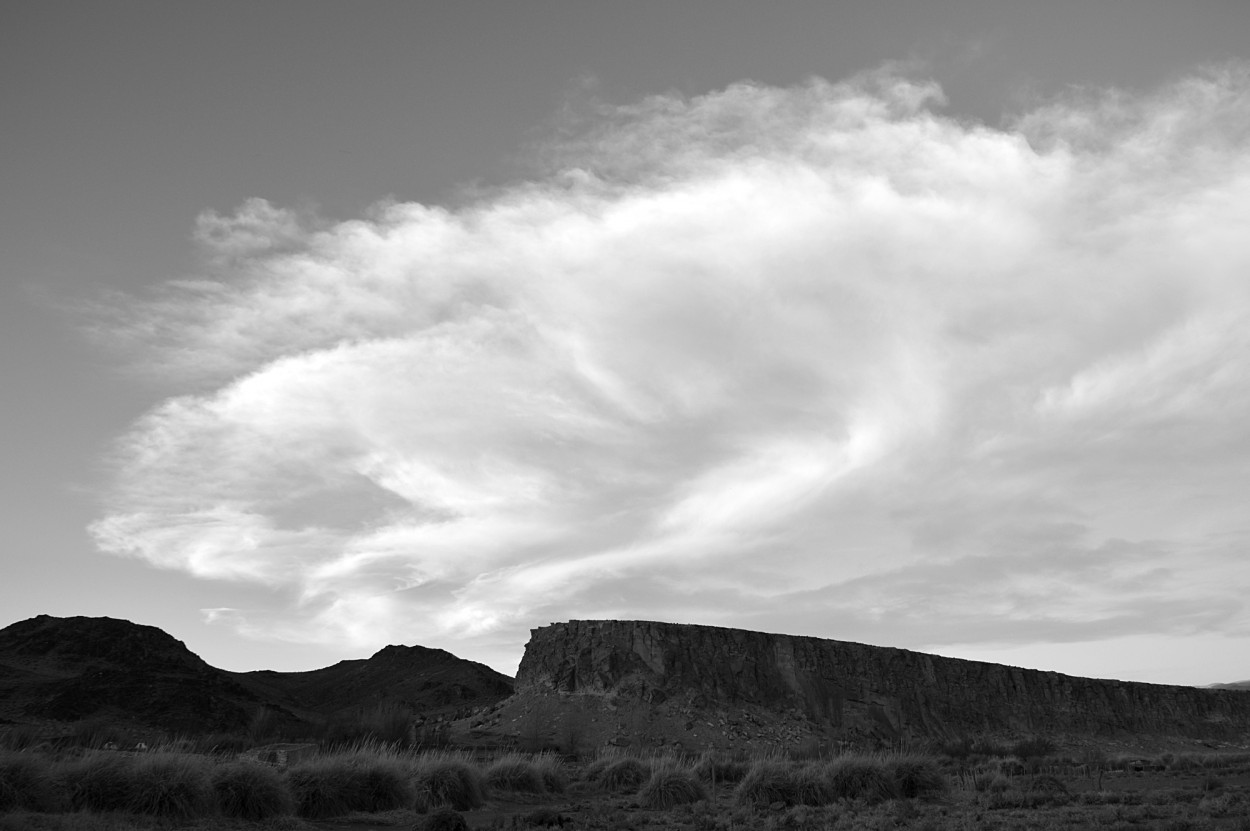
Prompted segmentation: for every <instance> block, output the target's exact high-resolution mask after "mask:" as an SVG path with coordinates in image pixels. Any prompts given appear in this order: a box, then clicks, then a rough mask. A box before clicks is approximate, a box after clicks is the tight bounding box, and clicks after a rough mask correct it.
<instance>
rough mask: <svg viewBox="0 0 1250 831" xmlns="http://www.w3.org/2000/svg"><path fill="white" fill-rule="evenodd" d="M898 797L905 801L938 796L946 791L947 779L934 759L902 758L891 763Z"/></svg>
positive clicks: (919, 757) (891, 771)
mask: <svg viewBox="0 0 1250 831" xmlns="http://www.w3.org/2000/svg"><path fill="white" fill-rule="evenodd" d="M890 773H891V775H892V776H893V777H894V785H895V788H896V789H897V791H898V795H899V796H901V797H903V798H905V799H914V798H916V797H927V796H936V795H938V794H940V793H942V792H943V791H945V790H946V777H945V776H943V775H942V771H941V770H940V769H939V768H938V766H937V762H935V761H934V760H933V759H926V758H924V757H921V756H902V757H899V758H897V759H892V760H891V761H890Z"/></svg>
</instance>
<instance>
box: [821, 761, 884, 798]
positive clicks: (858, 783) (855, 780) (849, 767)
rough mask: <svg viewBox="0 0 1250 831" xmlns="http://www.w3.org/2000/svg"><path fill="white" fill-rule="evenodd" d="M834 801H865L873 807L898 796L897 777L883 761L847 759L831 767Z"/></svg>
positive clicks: (830, 778)
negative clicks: (895, 781) (895, 779)
mask: <svg viewBox="0 0 1250 831" xmlns="http://www.w3.org/2000/svg"><path fill="white" fill-rule="evenodd" d="M828 770H829V773H828V776H829V785H830V787H831V788H832V790H833V798H834V799H862V800H864V801H865V802H868V803H869V804H872V803H876V802H884V801H885V800H887V799H893V798H894V797H896V796H898V791H897V790H896V789H895V784H894V777H893V776H891V775H890V770H889V768H888V766H887V765H886V763H885V762H883V761H881V760H880V759H868V758H854V757H850V758H844V759H839V760H837V761H834V762H831V763H830V764H829V768H828Z"/></svg>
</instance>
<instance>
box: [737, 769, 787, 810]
mask: <svg viewBox="0 0 1250 831" xmlns="http://www.w3.org/2000/svg"><path fill="white" fill-rule="evenodd" d="M797 769H798V766H797V765H796V764H794V763H792V762H782V761H777V760H770V759H761V760H760V761H758V762H756V763H755V764H753V765H751V769H750V770H749V771H747V775H746V776H744V777H743V778H742V781H741V782H739V783H738V788H737V790H736V791H735V796H736V799H737V801H738V802H739V803H740V804H743V805H756V806H765V805H772V804H773V803H774V802H781V803H784V804H786V805H795V804H797V803H798V801H799V783H798V780H797V777H796V776H795V773H796V771H797Z"/></svg>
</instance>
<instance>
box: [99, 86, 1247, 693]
mask: <svg viewBox="0 0 1250 831" xmlns="http://www.w3.org/2000/svg"><path fill="white" fill-rule="evenodd" d="M941 104H942V98H941V92H940V90H938V89H937V88H936V87H935V86H933V85H932V84H928V83H923V82H915V81H909V80H906V79H903V78H900V77H897V76H891V75H889V74H888V73H880V74H877V75H866V76H864V77H861V78H857V79H853V80H852V81H849V82H846V83H843V84H828V83H825V82H820V81H813V82H811V83H809V84H807V85H804V86H801V87H796V88H792V89H773V88H765V87H757V86H751V85H738V86H734V87H730V88H729V89H727V90H724V91H722V92H718V93H714V94H710V95H707V96H704V97H701V98H696V99H691V100H684V99H677V98H669V97H657V98H651V99H647V100H645V101H643V102H640V103H638V104H636V105H632V106H628V107H618V108H608V107H604V108H602V109H601V110H600V111H598V112H597V113H596V114H595V116H594V119H595V120H593V121H592V122H591V123H590V124H588V125H582V126H583V130H582V133H581V134H580V138H578V139H576V140H571V141H567V142H565V143H564V144H562V145H560V147H559V148H557V149H555V150H553V153H552V158H553V159H555V160H556V164H557V165H558V169H556V170H554V171H553V173H552V175H551V176H550V177H549V178H547V179H543V180H539V181H535V182H532V183H529V184H527V185H524V186H518V187H514V188H511V189H508V190H504V191H501V192H499V193H497V194H495V195H494V196H492V197H489V198H486V199H483V201H481V202H479V203H477V204H474V205H471V206H468V207H465V208H462V209H459V210H455V211H452V210H444V209H440V208H432V207H426V206H422V205H413V204H398V205H382V206H379V207H378V208H377V209H376V210H375V211H374V212H373V213H372V214H371V215H370V216H368V217H366V218H364V219H361V220H358V221H352V222H344V223H340V224H337V225H329V224H326V223H318V222H316V221H313V220H311V219H308V218H306V217H297V216H295V215H294V214H292V213H290V212H288V211H284V210H282V209H278V208H275V207H273V206H270V205H269V204H268V203H265V202H264V201H262V200H250V201H249V202H247V203H246V204H245V205H244V206H243V207H242V208H241V209H240V211H239V212H238V214H236V215H235V216H229V217H223V216H220V215H217V214H206V215H205V216H204V217H203V218H202V220H201V222H200V225H199V228H198V231H197V235H198V237H199V238H200V240H201V241H202V242H203V243H204V244H205V245H206V246H208V247H209V248H210V253H211V254H212V255H213V258H212V259H211V261H210V263H209V265H208V266H206V268H207V269H208V272H207V273H206V274H205V275H204V277H203V279H200V280H197V281H191V282H182V283H177V284H171V285H170V286H169V287H167V289H166V290H165V291H163V292H161V293H160V294H159V295H157V296H155V297H153V298H149V299H148V300H144V301H136V302H135V303H134V306H133V311H132V312H131V313H130V314H129V315H127V316H126V317H125V319H124V320H123V321H122V322H121V323H119V324H118V326H117V327H116V332H115V334H116V336H117V337H118V338H119V339H122V340H124V341H125V342H128V343H131V344H138V345H140V346H141V347H142V351H141V353H140V356H141V357H140V359H139V360H140V363H141V366H142V368H143V369H144V370H145V371H147V372H149V373H152V374H154V375H156V376H157V377H160V378H163V379H164V380H165V382H166V383H169V384H171V385H173V386H175V387H177V388H178V389H177V392H178V393H179V394H178V395H175V396H173V397H171V398H169V399H168V400H167V401H166V402H165V403H163V404H162V405H160V406H159V407H157V408H155V409H154V410H153V411H152V412H151V413H149V414H148V415H147V416H146V417H144V418H143V419H142V420H141V421H139V422H138V423H137V424H136V425H135V426H134V428H133V430H132V431H131V432H130V433H129V434H128V435H127V436H126V437H124V438H123V439H122V440H121V441H120V442H119V446H118V450H117V453H116V456H115V466H116V479H115V482H114V485H113V488H112V490H111V492H110V495H109V500H108V507H107V510H106V512H105V515H104V516H103V517H102V518H101V519H100V520H99V522H97V523H96V524H95V525H94V526H93V531H94V533H95V536H96V539H97V541H98V543H99V545H100V546H101V547H102V548H103V549H105V550H106V551H110V552H113V553H124V554H129V555H132V556H137V557H141V558H144V559H146V560H149V561H151V562H153V563H154V564H156V565H159V566H162V567H166V568H180V569H185V570H187V571H189V572H191V573H193V574H196V575H200V576H204V577H211V578H218V579H231V580H244V581H253V582H261V583H265V584H267V585H272V586H277V587H280V588H285V589H287V590H289V592H290V596H291V598H292V605H291V606H290V607H289V608H287V609H285V610H252V611H251V612H249V611H248V610H242V611H240V610H227V611H226V612H222V613H221V614H217V612H213V614H214V616H215V617H217V618H218V619H220V620H223V621H226V620H230V621H239V620H250V621H251V623H246V622H243V623H240V624H239V625H241V626H250V627H251V630H250V631H256V630H257V629H258V628H259V629H262V630H263V631H268V632H270V633H271V634H274V635H275V636H280V637H289V638H300V637H308V638H316V639H340V640H342V641H343V642H345V643H351V644H353V645H360V646H364V645H377V644H381V643H383V642H393V641H421V640H423V639H424V640H427V641H429V640H434V639H439V638H446V639H449V640H455V639H457V638H459V639H461V640H460V641H459V643H461V645H462V646H461V651H462V652H464V653H465V654H472V650H473V649H474V644H479V643H485V642H486V641H485V640H484V639H486V638H488V637H489V638H492V639H493V641H492V642H497V641H498V640H499V638H500V637H501V633H516V634H515V639H516V640H517V641H518V642H519V641H522V640H523V639H524V629H525V628H526V627H527V626H529V625H532V624H534V623H545V622H547V620H554V619H562V618H567V617H573V616H578V615H582V616H600V615H603V614H609V613H610V614H617V615H624V616H640V617H641V616H649V617H664V618H669V619H674V620H685V619H696V618H697V619H700V620H703V621H704V622H721V623H726V624H730V625H734V624H737V623H743V622H744V621H745V620H759V621H765V622H768V623H769V625H771V626H773V627H774V628H780V629H783V630H789V631H804V632H808V633H811V634H821V635H828V636H833V637H840V636H843V635H844V634H845V633H843V632H841V631H840V630H839V626H841V625H842V624H843V623H845V622H846V621H854V620H858V621H860V624H857V625H860V626H863V625H869V624H866V623H864V622H865V621H869V622H872V623H871V625H870V626H869V628H870V630H871V632H875V633H877V635H878V636H879V637H877V640H879V641H880V640H882V639H885V638H890V639H893V641H894V642H897V643H900V644H901V645H908V644H911V645H938V644H942V643H950V644H956V643H958V644H965V645H967V644H973V643H976V642H978V639H977V637H975V635H976V633H977V632H983V633H985V634H984V637H983V638H981V642H985V643H989V642H991V641H994V640H995V639H1001V638H1008V639H1010V640H1012V641H1013V642H1021V643H1024V642H1029V641H1030V639H1032V640H1054V639H1064V638H1068V639H1072V638H1077V639H1085V640H1096V639H1098V638H1101V637H1112V636H1116V637H1118V636H1120V635H1122V634H1124V633H1125V632H1126V631H1128V632H1131V631H1133V629H1134V627H1137V628H1138V629H1141V628H1142V627H1146V628H1149V629H1150V630H1151V631H1155V632H1158V633H1163V634H1169V635H1174V634H1176V633H1178V632H1185V631H1191V630H1192V629H1193V628H1194V627H1199V628H1202V627H1206V628H1207V629H1211V630H1213V631H1215V630H1218V631H1219V632H1223V633H1225V634H1228V633H1231V632H1234V631H1240V632H1243V633H1244V630H1245V626H1246V623H1247V618H1246V613H1245V610H1244V608H1243V607H1242V605H1241V601H1240V600H1239V599H1238V598H1239V597H1240V596H1242V595H1244V589H1245V588H1246V579H1247V575H1246V574H1245V573H1244V569H1241V568H1240V567H1234V566H1235V563H1236V562H1237V558H1236V554H1235V553H1234V552H1236V551H1238V550H1240V549H1239V548H1238V546H1239V545H1242V544H1244V543H1246V542H1250V539H1247V536H1248V534H1250V528H1247V527H1246V526H1245V523H1244V522H1243V521H1242V519H1241V517H1242V515H1243V513H1244V511H1243V508H1242V506H1241V505H1240V504H1239V494H1241V493H1245V492H1250V481H1248V480H1250V464H1247V462H1248V461H1250V458H1248V456H1250V429H1248V428H1247V427H1245V426H1244V425H1246V424H1250V418H1247V417H1248V416H1250V366H1248V365H1247V363H1246V358H1245V356H1246V355H1247V354H1250V350H1247V348H1246V347H1247V346H1248V344H1247V343H1246V335H1245V334H1244V333H1245V332H1247V331H1250V327H1248V326H1247V324H1248V323H1250V293H1248V292H1247V287H1248V286H1250V282H1248V281H1247V279H1246V275H1247V274H1250V244H1248V243H1247V242H1246V238H1245V234H1244V228H1243V225H1244V220H1243V217H1245V216H1246V215H1247V212H1248V210H1250V153H1248V152H1247V151H1248V150H1250V82H1248V81H1247V75H1246V73H1245V72H1243V71H1242V70H1239V69H1228V70H1224V71H1219V72H1209V73H1206V74H1204V75H1201V76H1198V77H1195V78H1193V79H1189V80H1186V81H1184V82H1181V83H1179V84H1176V85H1174V86H1172V87H1169V88H1166V89H1163V90H1160V91H1158V92H1157V93H1154V94H1151V95H1146V96H1136V97H1134V96H1129V95H1127V94H1125V93H1097V94H1094V93H1088V94H1086V95H1085V96H1084V97H1083V98H1080V99H1076V100H1064V101H1057V102H1054V103H1052V104H1049V105H1047V106H1046V107H1045V108H1042V109H1039V110H1038V111H1035V112H1033V113H1030V114H1026V115H1025V116H1024V117H1022V118H1021V119H1020V120H1019V121H1018V123H1017V124H1016V125H1015V127H1013V128H1011V129H1006V130H996V129H991V128H988V127H985V126H981V125H973V124H967V123H963V122H960V121H958V120H955V119H952V118H947V117H944V116H943V115H941V113H940V106H941ZM1213 540H1218V541H1219V542H1218V544H1216V543H1215V542H1213ZM1126 552H1128V553H1126ZM1135 558H1137V559H1135ZM1100 563H1105V565H1099V564H1100ZM1189 566H1194V567H1193V568H1189ZM1221 570H1226V571H1223V572H1222V571H1221ZM1221 573H1225V574H1227V575H1228V579H1225V580H1219V579H1214V578H1215V576H1216V575H1219V574H1221ZM1150 609H1153V610H1154V611H1153V612H1152V613H1150V612H1148V610H1150ZM219 611H220V610H219ZM262 619H263V620H265V621H267V623H266V624H265V625H264V626H260V625H259V624H258V623H256V621H258V620H262ZM1147 620H1148V621H1149V623H1148V624H1147V623H1145V622H1144V621H1147ZM871 632H870V633H871ZM1247 670H1248V671H1250V668H1247ZM1242 674H1250V672H1246V673H1242Z"/></svg>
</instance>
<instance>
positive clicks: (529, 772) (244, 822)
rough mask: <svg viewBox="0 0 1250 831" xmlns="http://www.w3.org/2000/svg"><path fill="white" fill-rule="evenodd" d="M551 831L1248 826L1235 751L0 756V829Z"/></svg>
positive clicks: (1168, 830) (1242, 757)
mask: <svg viewBox="0 0 1250 831" xmlns="http://www.w3.org/2000/svg"><path fill="white" fill-rule="evenodd" d="M457 817H460V818H463V819H464V820H465V821H466V827H468V828H480V829H512V828H536V827H553V826H560V827H563V828H565V829H587V831H627V829H635V828H642V829H654V831H664V829H673V831H677V829H681V831H748V829H749V830H750V831H755V829H765V831H774V830H775V831H789V830H790V829H793V830H794V831H820V830H821V829H838V830H839V831H841V830H842V829H848V830H849V829H881V831H885V830H886V829H920V830H922V831H946V829H1051V828H1058V829H1083V828H1094V827H1097V828H1111V829H1117V831H1131V830H1132V831H1136V830H1137V829H1160V831H1187V830H1188V829H1193V830H1194V831H1197V830H1198V829H1233V830H1234V831H1250V753H1248V752H1244V751H1242V752H1236V751H1224V752H1210V753H1163V754H1159V755H1156V756H1150V757H1142V756H1139V755H1131V756H1130V755H1127V754H1123V755H1110V756H1109V755H1107V754H1105V753H1101V752H1098V751H1096V750H1089V751H1085V752H1083V753H1081V754H1078V755H1076V756H1073V755H1070V754H1064V753H1061V752H1059V751H1057V750H1056V749H1055V747H1054V746H1053V745H1051V744H1050V743H1048V742H1045V741H1039V740H1034V741H1032V742H1031V743H1015V744H1011V745H996V744H993V743H988V742H956V743H950V744H948V745H945V746H933V747H924V748H918V749H917V748H911V749H906V750H902V749H893V750H878V751H874V752H842V753H838V754H833V755H827V754H823V753H812V752H810V749H805V748H795V749H792V750H791V751H789V752H786V751H783V750H779V749H778V750H772V751H769V752H756V753H755V754H753V755H738V756H729V755H724V754H715V753H707V754H703V755H701V756H679V755H673V754H669V755H664V754H655V755H638V754H630V753H627V752H625V751H621V750H617V749H611V748H609V749H606V750H603V751H600V752H598V753H596V754H593V755H592V756H590V757H589V758H583V759H573V758H569V757H560V756H556V755H552V754H525V753H517V752H508V753H503V754H501V755H497V756H495V757H493V758H481V759H473V758H471V757H470V756H469V755H467V754H465V753H461V752H456V751H451V750H441V751H428V750H425V751H421V750H411V749H402V748H401V747H400V746H398V745H386V744H382V743H380V742H362V743H358V744H356V745H354V746H347V747H342V746H340V747H337V748H334V747H327V748H324V749H313V750H311V751H310V752H309V753H307V754H305V755H303V756H302V757H300V758H297V759H295V760H293V761H291V762H290V763H289V764H284V765H278V764H274V763H272V762H266V761H263V760H262V759H259V758H247V757H246V756H243V757H241V756H240V755H239V754H238V753H237V752H236V751H235V749H234V748H233V747H230V748H224V749H223V747H222V746H221V743H219V744H218V745H216V746H214V748H203V747H198V746H196V745H194V744H191V743H186V742H183V743H171V744H169V745H166V746H162V747H157V748H154V749H151V750H147V751H145V752H127V751H119V750H112V749H109V750H105V749H98V748H82V747H72V748H61V749H49V748H42V749H40V748H34V747H26V748H22V749H16V748H8V749H3V750H0V831H41V830H46V831H114V829H117V830H118V831H120V829H152V831H157V830H158V829H159V830H160V831H164V830H165V829H170V830H172V829H202V830H203V831H209V830H210V829H244V828H265V829H275V830H277V829H289V831H309V830H310V829H335V831H341V829H346V828H353V829H357V831H365V830H366V829H382V828H414V829H422V828H430V829H440V831H441V829H443V828H448V829H450V828H455V827H458V825H457V823H458V819H457Z"/></svg>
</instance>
